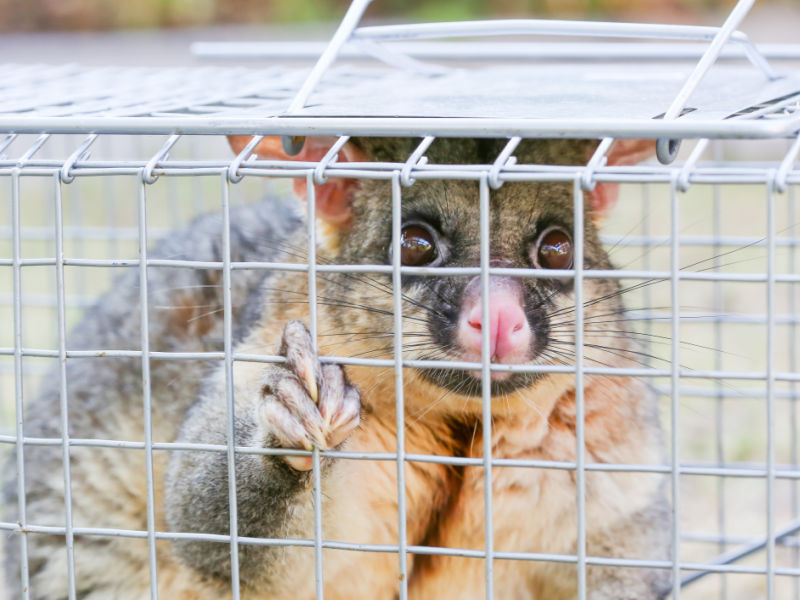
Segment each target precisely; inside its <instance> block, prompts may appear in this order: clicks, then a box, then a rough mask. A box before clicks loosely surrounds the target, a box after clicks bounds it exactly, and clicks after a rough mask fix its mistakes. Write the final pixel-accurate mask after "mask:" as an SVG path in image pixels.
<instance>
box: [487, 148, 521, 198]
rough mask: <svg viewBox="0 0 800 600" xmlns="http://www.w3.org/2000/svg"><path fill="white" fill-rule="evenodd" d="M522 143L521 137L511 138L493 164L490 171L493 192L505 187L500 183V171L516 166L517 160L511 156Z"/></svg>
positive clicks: (490, 183)
mask: <svg viewBox="0 0 800 600" xmlns="http://www.w3.org/2000/svg"><path fill="white" fill-rule="evenodd" d="M521 141H522V138H521V137H519V136H514V137H512V138H510V139H509V140H508V142H507V143H506V145H505V146H504V147H503V149H502V150H501V151H500V154H498V155H497V158H496V159H495V161H494V164H492V168H491V169H489V185H490V186H491V187H492V189H493V190H499V189H500V186H501V185H503V182H502V181H500V171H501V170H502V169H503V168H505V167H507V166H508V167H510V166H511V165H513V164H516V162H517V159H516V158H515V157H513V156H511V154H512V153H513V152H514V150H516V149H517V146H519V143H520V142H521Z"/></svg>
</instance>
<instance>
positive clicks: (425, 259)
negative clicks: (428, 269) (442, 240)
mask: <svg viewBox="0 0 800 600" xmlns="http://www.w3.org/2000/svg"><path fill="white" fill-rule="evenodd" d="M437 258H439V250H438V249H437V247H436V236H435V235H434V233H433V232H432V231H431V230H430V229H428V228H427V227H425V226H424V225H420V224H413V225H406V226H405V227H403V230H402V232H401V233H400V261H401V262H402V263H403V264H404V265H406V266H409V267H421V266H425V265H429V264H431V263H432V262H434V261H436V259H437Z"/></svg>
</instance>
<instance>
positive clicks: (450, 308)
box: [234, 138, 650, 397]
mask: <svg viewBox="0 0 800 600" xmlns="http://www.w3.org/2000/svg"><path fill="white" fill-rule="evenodd" d="M331 142H332V140H326V141H325V142H324V143H319V142H318V140H315V138H309V140H307V141H306V146H305V148H304V150H303V151H302V152H301V154H300V155H298V156H297V158H298V159H299V160H319V158H321V157H322V156H324V154H325V153H326V152H327V150H328V148H329V147H330V143H331ZM271 143H272V146H271V147H270V148H266V150H265V151H264V152H263V154H266V155H268V156H274V157H278V156H280V151H279V150H275V148H276V143H275V142H274V141H273V142H271ZM416 143H417V142H416V141H415V140H402V139H388V140H387V139H360V140H357V141H356V142H355V143H353V142H351V143H350V144H348V145H346V146H345V147H344V148H343V150H342V152H340V154H339V162H344V161H348V160H349V161H356V162H362V161H370V160H372V161H380V162H383V163H386V162H395V163H400V164H402V163H403V162H404V161H405V160H406V159H407V157H408V156H409V155H410V154H411V152H412V151H413V149H414V147H415V146H416ZM503 144H504V141H497V140H445V139H437V140H436V141H435V142H434V144H433V145H432V146H431V147H430V148H429V150H428V151H427V153H426V156H427V157H428V159H429V162H430V164H467V165H487V164H488V165H490V164H492V162H493V161H494V160H495V158H496V156H497V154H498V153H499V152H500V150H501V149H502V147H503ZM239 146H240V147H241V146H242V144H239ZM595 146H596V142H591V141H588V142H587V141H576V140H528V141H523V142H522V144H520V146H519V147H518V148H517V151H516V153H515V155H516V156H517V157H518V162H519V163H520V164H524V163H529V164H550V165H558V164H561V165H564V164H585V162H586V161H587V160H588V159H589V157H591V154H592V152H593V150H594V147H595ZM649 146H650V145H647V148H646V150H644V152H649V150H650V147H649ZM234 148H235V149H236V148H237V145H236V144H234ZM614 148H617V152H616V154H615V153H614ZM644 152H643V147H642V144H641V142H625V143H624V144H621V145H619V146H614V147H612V151H611V152H610V153H609V156H608V158H609V161H608V162H609V163H610V164H614V163H617V164H630V163H632V162H637V161H638V160H639V159H641V158H643V154H644ZM259 153H261V152H259ZM283 158H286V157H285V155H284V156H283ZM295 185H296V191H298V195H299V196H300V197H301V198H302V197H304V196H305V187H304V186H305V179H304V178H303V179H298V180H296V184H295ZM613 192H614V190H613V189H612V187H611V185H609V184H601V185H598V186H597V189H596V190H595V191H594V192H592V193H591V194H586V198H585V214H584V219H583V221H584V231H583V238H584V249H585V250H584V256H583V262H584V267H585V268H586V269H587V270H591V269H608V268H610V265H609V262H608V258H607V256H606V254H605V252H604V250H603V248H602V245H601V244H600V242H599V241H598V238H597V231H596V224H597V222H598V220H599V216H601V215H602V214H603V213H604V212H605V211H606V210H607V209H608V208H609V207H610V205H611V204H613V199H614V193H613ZM573 204H574V201H573V186H572V184H571V183H566V184H565V183H552V182H538V183H531V182H527V183H513V182H508V183H505V184H504V185H503V186H502V187H501V188H500V189H499V190H493V191H492V192H491V196H490V215H489V217H490V240H489V255H490V256H489V259H490V265H491V266H492V267H499V268H515V269H526V270H532V271H533V272H535V273H536V274H538V275H541V274H542V272H544V273H545V275H544V276H540V277H518V276H507V275H498V274H492V275H491V276H490V278H489V299H488V300H489V302H488V303H489V311H488V313H489V314H488V319H487V320H486V321H484V319H483V312H482V298H481V287H482V286H481V281H480V276H443V275H437V274H435V273H434V274H433V275H430V276H429V275H409V274H404V275H403V276H402V290H401V293H402V311H403V314H402V317H403V321H402V322H403V338H402V342H403V356H404V358H406V359H421V360H448V361H466V362H480V361H481V359H482V353H481V349H482V339H483V335H484V333H483V332H484V331H485V330H488V337H489V352H490V357H489V360H490V361H491V362H492V363H494V364H499V365H502V364H539V365H542V364H548V365H554V364H555V365H557V364H574V362H575V356H574V352H575V345H574V330H575V327H574V320H575V305H574V289H573V278H572V277H563V276H562V277H556V276H553V277H548V276H546V272H547V271H551V270H560V269H571V268H572V267H573V264H574V261H575V255H574V239H573V238H574V235H575V232H574V214H573ZM391 205H392V203H391V185H390V183H389V182H388V181H386V180H357V179H333V178H331V181H330V183H328V184H326V185H324V186H319V187H317V190H316V206H317V216H318V217H321V219H322V220H323V221H324V222H327V223H328V224H329V225H332V227H329V228H326V231H327V233H328V245H327V250H328V251H330V252H331V254H329V255H325V254H323V253H322V252H321V253H320V254H319V257H320V260H321V261H323V262H326V261H327V262H333V263H337V264H356V265H357V264H378V265H390V264H392V208H391ZM401 211H402V212H401V222H402V226H401V240H400V251H401V257H400V261H401V263H402V264H404V265H407V266H417V267H432V268H436V267H477V266H479V265H480V233H479V232H480V225H479V224H480V209H479V185H478V183H477V182H476V181H464V180H452V179H451V180H447V179H442V180H419V181H417V182H416V183H414V184H413V185H412V186H409V187H405V188H403V189H402V202H401ZM321 283H322V284H323V285H324V297H320V298H319V299H318V301H319V310H320V336H321V338H322V337H323V336H330V337H329V338H328V339H331V340H335V342H332V343H330V344H328V345H325V344H323V342H322V340H321V342H320V351H321V352H323V353H327V354H332V355H339V356H358V357H369V358H393V356H394V345H393V331H394V318H393V312H394V305H393V295H392V294H393V290H392V279H391V275H389V274H375V273H370V274H355V273H326V274H325V275H324V280H323V281H322V282H321ZM583 286H584V288H583V292H584V294H583V296H584V307H583V310H584V315H585V319H586V320H587V322H589V321H590V320H595V321H594V322H592V324H591V333H589V331H588V329H587V332H586V334H585V337H586V340H585V346H584V349H585V355H586V356H587V358H588V359H589V361H592V360H593V361H595V364H597V363H598V362H599V363H601V364H608V362H609V361H611V362H614V361H615V359H614V357H613V355H612V358H610V359H609V357H608V353H607V352H605V351H604V350H603V349H604V348H605V349H607V348H611V347H612V346H614V345H615V344H614V340H613V335H614V334H613V332H612V331H610V330H609V329H611V330H613V329H619V326H618V325H617V324H615V323H611V325H610V326H608V327H606V326H604V325H603V323H602V322H600V320H599V317H601V316H602V315H603V314H609V313H611V314H615V313H617V312H618V311H619V310H620V304H619V292H618V286H617V283H616V282H615V281H609V280H600V279H596V278H587V279H585V280H584V282H583ZM616 345H618V344H616ZM617 356H619V354H617ZM619 363H620V361H619V360H616V364H619ZM587 364H588V363H587ZM417 375H418V376H419V378H421V379H422V380H424V381H426V382H428V383H430V384H433V385H435V386H436V387H439V388H443V389H445V390H448V391H449V393H455V394H459V395H463V396H467V397H470V396H478V395H480V394H481V389H482V386H481V373H480V372H479V371H478V372H475V371H469V370H463V369H461V370H459V369H441V368H436V369H433V368H420V369H418V371H417ZM546 377H547V375H543V374H534V373H511V372H509V371H503V370H502V369H499V370H493V371H492V381H491V386H492V392H493V393H494V394H507V393H509V392H513V391H517V390H519V389H521V388H531V387H534V386H536V385H537V382H538V381H539V380H541V379H544V378H546Z"/></svg>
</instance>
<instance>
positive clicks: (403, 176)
mask: <svg viewBox="0 0 800 600" xmlns="http://www.w3.org/2000/svg"><path fill="white" fill-rule="evenodd" d="M435 139H436V138H435V137H434V136H432V135H428V136H425V137H424V138H422V141H421V142H420V143H419V145H418V146H417V147H416V148H415V149H414V152H412V153H411V156H409V157H408V160H407V161H406V164H405V165H403V170H402V171H401V172H400V183H401V185H403V186H404V187H409V186H410V185H413V184H414V180H413V179H412V178H411V171H412V170H413V169H414V168H415V167H417V166H420V165H425V164H427V163H428V159H427V157H425V156H423V154H425V152H426V150H427V149H428V148H430V146H431V144H432V143H433V140H435Z"/></svg>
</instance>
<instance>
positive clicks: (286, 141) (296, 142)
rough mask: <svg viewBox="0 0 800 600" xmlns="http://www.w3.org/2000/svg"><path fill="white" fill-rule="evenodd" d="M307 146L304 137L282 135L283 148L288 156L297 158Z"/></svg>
mask: <svg viewBox="0 0 800 600" xmlns="http://www.w3.org/2000/svg"><path fill="white" fill-rule="evenodd" d="M305 144H306V136H304V135H282V136H281V146H282V147H283V151H284V152H286V154H287V156H297V155H298V154H300V151H301V150H302V149H303V146H305Z"/></svg>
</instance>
